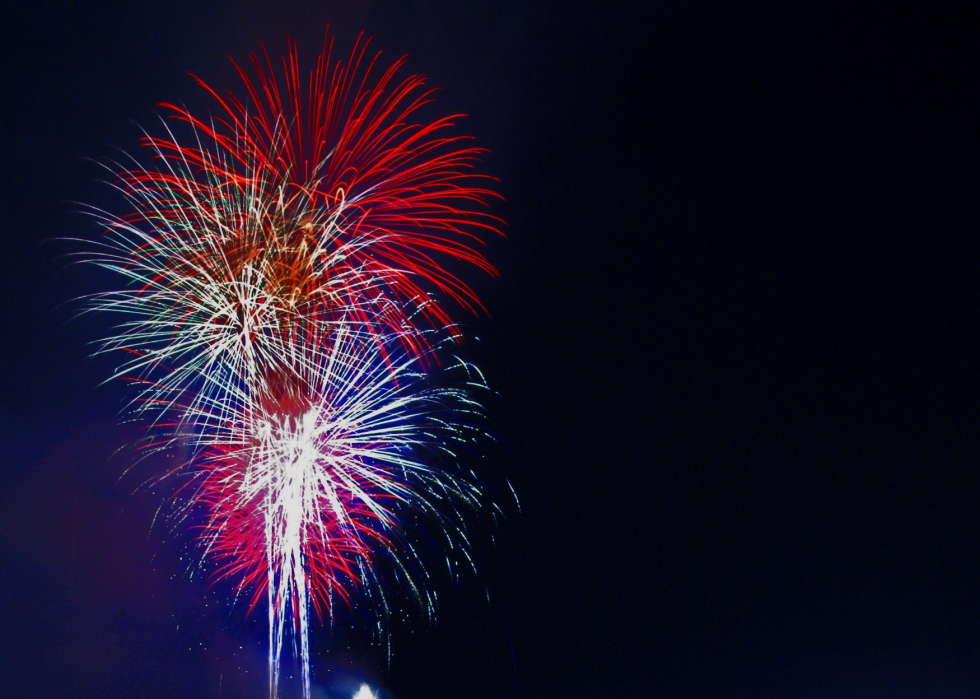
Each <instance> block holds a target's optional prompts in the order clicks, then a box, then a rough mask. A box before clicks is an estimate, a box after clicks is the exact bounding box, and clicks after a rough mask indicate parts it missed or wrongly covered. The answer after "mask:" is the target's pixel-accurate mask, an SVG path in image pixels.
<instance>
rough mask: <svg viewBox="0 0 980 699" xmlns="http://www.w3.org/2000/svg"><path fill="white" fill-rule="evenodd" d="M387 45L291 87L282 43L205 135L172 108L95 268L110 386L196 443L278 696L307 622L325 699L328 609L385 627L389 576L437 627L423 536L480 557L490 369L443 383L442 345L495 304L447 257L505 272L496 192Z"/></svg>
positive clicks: (213, 521)
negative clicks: (473, 520) (487, 240)
mask: <svg viewBox="0 0 980 699" xmlns="http://www.w3.org/2000/svg"><path fill="white" fill-rule="evenodd" d="M368 43H369V42H362V41H360V40H359V41H358V42H357V44H356V45H355V48H354V49H353V51H352V53H351V56H350V58H349V60H348V61H346V62H344V61H335V60H333V58H332V41H325V44H324V49H323V51H322V53H321V54H320V55H319V57H318V59H317V62H316V65H315V67H314V69H313V70H312V71H311V73H310V77H309V81H308V83H304V82H303V81H302V80H301V78H300V68H299V58H298V55H297V51H296V47H295V45H294V44H290V46H289V51H288V53H287V56H286V57H285V58H284V59H283V62H282V68H283V72H282V74H281V75H278V74H277V71H276V70H275V69H274V67H273V63H272V61H271V60H270V59H269V57H268V54H266V53H265V52H264V51H263V53H262V57H261V58H260V57H259V56H253V57H252V66H253V69H254V76H253V75H250V74H249V73H248V72H247V71H246V70H244V69H242V68H240V67H239V73H240V75H241V77H242V80H243V83H244V97H241V98H240V97H236V96H235V95H231V94H229V95H225V96H221V95H219V94H218V92H216V91H215V90H213V89H211V88H210V87H208V86H207V85H206V84H205V83H204V82H203V81H200V80H198V82H199V84H200V85H201V86H202V87H203V88H204V89H206V90H207V91H208V92H209V93H210V95H211V96H212V97H213V98H214V99H215V100H216V104H217V112H218V114H217V116H214V117H212V118H210V119H208V120H204V119H199V118H197V117H194V116H193V115H191V114H190V113H189V112H188V111H186V110H185V109H183V108H180V107H177V106H173V105H166V104H165V105H162V107H163V108H164V109H165V110H167V111H168V112H169V114H170V116H171V117H172V119H173V120H176V122H177V125H176V126H177V130H180V129H183V130H186V131H187V132H188V134H189V136H188V137H187V139H186V140H185V141H184V142H183V143H181V141H180V140H178V138H177V136H176V135H175V133H174V130H171V128H170V127H169V126H168V125H167V124H168V122H167V121H164V126H165V127H166V137H162V138H161V137H155V136H150V135H146V136H145V137H144V139H143V145H144V146H145V148H147V149H148V150H149V151H150V152H151V153H152V154H153V156H154V158H153V167H143V166H140V165H139V164H138V163H137V162H136V161H135V160H134V161H133V165H131V166H128V167H121V166H113V168H112V169H113V171H114V173H115V175H116V187H117V188H118V189H119V191H120V192H121V193H122V194H123V196H124V197H125V198H126V199H127V201H128V202H129V205H130V213H129V214H128V215H126V216H122V217H117V216H114V215H111V214H108V213H104V212H101V211H95V212H94V215H95V216H96V217H97V218H98V219H99V220H100V221H102V222H103V223H104V224H105V226H106V229H107V234H106V236H105V237H104V238H103V239H102V240H101V241H100V242H99V243H98V245H97V247H96V249H95V251H94V252H93V253H90V254H89V255H88V256H87V258H86V259H87V261H89V262H91V263H93V264H96V265H98V266H100V267H103V268H105V269H108V270H110V271H112V272H115V273H117V274H119V275H121V276H122V277H123V278H124V279H125V280H126V281H127V285H126V286H125V287H124V288H122V289H119V290H116V291H113V292H108V293H104V294H99V295H95V296H93V297H91V299H90V302H91V309H92V310H96V311H100V312H107V311H108V312H112V313H118V314H122V315H123V317H124V318H125V320H124V321H123V322H122V323H121V324H120V325H119V326H118V331H117V332H116V334H114V335H113V336H112V337H110V338H109V339H108V340H106V341H105V342H104V343H103V344H102V346H101V347H100V350H99V351H100V352H117V351H119V350H124V351H125V352H126V357H127V358H126V359H125V360H124V361H122V362H121V363H120V365H119V367H118V370H117V371H116V373H115V375H114V376H115V377H117V378H124V379H128V380H130V381H132V382H134V383H135V384H136V386H137V395H136V398H135V400H134V401H133V403H132V406H131V407H132V410H134V411H135V412H136V413H138V414H140V415H142V416H144V417H145V418H146V419H148V420H149V421H151V422H152V423H153V424H155V425H156V426H157V428H158V430H159V429H161V428H162V429H163V431H165V432H166V434H167V436H166V437H165V438H163V439H162V440H161V441H158V442H155V446H156V447H157V448H168V447H172V446H174V445H177V444H180V445H182V446H185V447H186V446H190V447H191V453H192V454H193V456H192V457H191V458H190V459H189V460H188V461H187V463H185V464H183V465H182V467H181V468H180V469H178V470H179V471H182V472H184V473H187V474H189V475H190V476H191V478H190V479H189V480H188V482H187V485H185V486H184V487H183V488H182V493H183V494H184V495H185V496H186V498H185V501H186V504H185V507H184V511H185V512H190V511H192V510H194V509H195V508H200V509H203V511H204V512H205V515H204V522H205V523H204V525H203V526H202V527H201V532H200V538H201V540H202V542H203V544H204V549H205V552H206V556H207V557H208V558H209V559H210V560H212V561H214V562H215V564H216V566H217V571H218V574H219V575H221V576H225V577H228V578H231V579H234V580H236V581H237V585H238V590H239V592H240V593H244V592H246V591H250V592H249V593H248V594H250V595H251V607H255V606H256V605H257V604H258V603H259V602H260V601H261V600H262V599H263V598H264V599H265V600H267V604H268V613H269V665H270V679H269V682H270V696H275V695H276V693H277V685H278V677H279V662H280V656H281V651H282V646H283V642H284V631H285V629H286V628H288V627H292V629H293V631H294V632H295V639H296V640H297V641H298V642H299V645H300V648H299V651H298V653H299V655H300V658H301V661H302V665H303V672H304V695H305V696H306V697H309V646H308V640H307V638H308V634H307V625H308V623H309V621H310V617H311V614H313V613H316V614H318V615H320V616H321V617H324V616H329V617H330V618H333V615H334V607H335V603H336V602H338V601H339V602H342V603H344V604H345V605H347V606H349V607H353V606H356V605H358V604H359V602H358V600H362V601H363V604H367V605H369V606H371V607H372V608H374V609H376V610H379V611H380V612H381V615H382V616H385V615H386V614H387V611H388V602H387V600H386V597H385V595H386V592H385V590H386V584H385V582H386V581H396V582H398V583H400V584H401V585H402V586H404V587H407V588H408V589H409V590H410V591H411V593H412V594H413V595H414V596H415V597H416V599H417V600H418V601H419V602H420V603H421V605H420V606H422V608H424V609H425V610H428V611H430V612H431V610H432V608H433V600H432V597H431V593H430V592H429V591H428V588H427V587H426V585H425V580H426V578H427V577H428V573H427V572H426V570H425V568H424V566H423V565H422V562H421V559H420V558H419V556H418V555H417V554H416V552H415V549H414V547H413V545H412V542H411V536H410V534H411V533H412V530H413V527H414V523H415V522H419V521H422V520H425V521H428V522H429V523H430V525H435V526H434V527H432V526H430V527H429V528H428V530H429V531H433V530H434V531H437V532H438V533H439V536H441V537H442V539H443V542H442V543H443V545H444V546H445V547H446V548H447V550H448V549H452V550H453V551H456V552H458V553H459V554H460V555H461V556H462V557H463V558H466V559H467V561H469V554H468V549H469V542H468V539H467V535H466V530H465V528H464V521H463V517H462V516H461V513H462V512H463V511H464V510H466V509H475V508H478V507H479V506H480V505H481V503H483V502H484V497H483V491H482V489H481V488H480V487H479V485H478V484H476V483H475V481H474V480H473V479H472V478H469V477H467V476H465V475H464V474H463V472H462V471H460V470H458V469H457V468H455V458H454V450H455V449H456V448H457V447H459V446H462V445H466V444H467V443H468V442H469V441H470V440H472V439H473V437H474V434H473V433H474V430H473V429H472V428H470V427H468V425H470V424H472V423H473V422H474V420H472V417H471V415H472V414H479V412H480V408H479V405H478V403H477V402H476V401H475V400H474V398H473V397H472V391H471V389H472V388H474V387H482V386H483V380H482V376H480V374H479V372H478V371H477V370H476V369H475V368H473V367H472V366H470V365H467V364H465V363H463V362H460V361H458V360H452V361H451V362H449V363H448V364H449V366H446V367H443V368H442V369H440V371H443V370H448V369H456V370H458V371H461V372H463V373H462V376H464V377H465V379H464V380H463V381H462V382H460V383H459V384H457V386H456V387H453V388H439V387H437V386H435V385H434V384H433V382H432V381H431V380H430V375H431V374H432V373H433V372H434V371H435V370H436V368H437V367H440V366H441V365H443V364H446V362H444V361H440V360H438V357H439V356H440V355H442V356H445V354H446V353H445V352H442V351H440V346H441V345H442V344H443V343H442V341H441V339H440V338H446V337H447V336H448V337H449V338H451V339H452V340H456V341H458V340H459V333H458V331H457V330H456V326H455V325H454V324H453V323H452V321H451V315H450V310H449V309H450V308H454V307H455V308H461V309H463V310H467V311H478V310H480V309H481V305H480V303H479V300H478V299H477V298H476V295H475V294H474V293H473V291H472V289H471V288H470V287H469V286H468V285H466V284H465V283H464V282H463V281H462V280H461V279H459V278H458V277H457V276H455V274H453V273H451V272H449V271H447V270H446V266H445V263H446V262H447V261H455V262H454V263H453V264H455V263H456V262H461V263H465V264H469V265H472V266H475V267H477V268H478V269H480V270H483V271H484V272H487V273H490V274H493V273H494V270H493V268H492V267H491V266H490V264H489V263H488V262H487V260H486V258H485V257H484V255H483V253H482V252H481V251H480V246H482V244H483V239H484V236H485V235H486V234H488V233H491V234H492V233H497V232H499V221H498V219H496V218H494V217H493V216H492V215H490V214H489V213H487V211H486V204H487V202H488V200H489V199H490V198H492V197H494V196H496V195H495V194H494V192H493V190H492V189H491V188H490V185H491V184H492V181H491V180H490V179H489V178H487V177H485V176H481V175H479V174H478V173H476V172H475V170H474V168H475V166H476V165H477V164H478V162H479V159H480V156H481V154H482V151H481V150H480V149H479V148H476V147H473V146H471V145H468V140H467V139H465V138H463V137H461V136H458V135H456V133H455V128H454V127H455V122H456V120H457V117H456V116H451V117H446V118H441V119H437V120H435V121H425V120H423V119H421V117H420V114H421V110H422V109H423V107H424V106H425V105H426V104H427V103H429V102H430V101H431V97H432V91H431V90H429V89H427V88H426V87H425V81H424V79H423V78H421V77H420V76H417V75H413V76H409V77H408V78H405V79H402V80H398V79H396V74H397V73H398V72H399V70H400V69H401V68H402V66H403V63H404V59H402V60H399V61H396V62H395V63H394V65H392V66H391V67H390V68H388V69H386V70H384V71H383V72H381V71H379V70H378V69H377V63H378V55H377V54H375V55H373V56H370V55H369V54H368V52H367V49H368ZM236 67H238V66H237V65H236ZM171 123H172V122H171ZM443 299H446V300H447V301H448V303H449V304H450V305H447V304H446V303H444V302H443ZM451 565H453V563H452V562H451Z"/></svg>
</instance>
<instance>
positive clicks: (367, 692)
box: [354, 684, 378, 699]
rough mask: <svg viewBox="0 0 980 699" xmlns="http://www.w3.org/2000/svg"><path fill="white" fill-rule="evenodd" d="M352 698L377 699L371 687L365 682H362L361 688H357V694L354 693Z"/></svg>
mask: <svg viewBox="0 0 980 699" xmlns="http://www.w3.org/2000/svg"><path fill="white" fill-rule="evenodd" d="M354 699H378V697H377V696H376V695H375V693H374V692H372V691H371V688H370V687H368V686H367V685H366V684H362V685H361V688H360V689H358V690H357V694H355V695H354Z"/></svg>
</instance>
